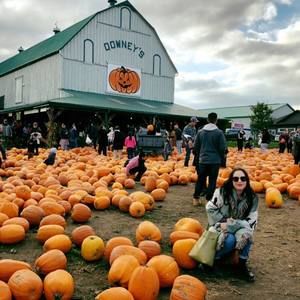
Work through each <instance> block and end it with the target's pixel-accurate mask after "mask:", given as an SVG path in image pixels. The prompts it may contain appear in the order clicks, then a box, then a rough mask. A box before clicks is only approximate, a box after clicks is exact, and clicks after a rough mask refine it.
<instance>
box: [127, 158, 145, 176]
mask: <svg viewBox="0 0 300 300" xmlns="http://www.w3.org/2000/svg"><path fill="white" fill-rule="evenodd" d="M145 157H146V155H145V153H144V152H140V153H139V154H138V155H137V156H135V157H133V158H132V159H130V160H127V161H126V163H125V168H126V175H127V176H129V175H135V181H140V179H141V177H142V176H143V174H144V173H145V172H146V170H147V168H146V166H145ZM136 173H137V174H136Z"/></svg>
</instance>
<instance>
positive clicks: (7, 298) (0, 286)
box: [0, 280, 12, 300]
mask: <svg viewBox="0 0 300 300" xmlns="http://www.w3.org/2000/svg"><path fill="white" fill-rule="evenodd" d="M0 295H1V300H11V299H12V298H11V297H12V296H11V291H10V288H9V286H8V284H6V283H5V282H4V281H1V280H0Z"/></svg>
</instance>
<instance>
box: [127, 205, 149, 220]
mask: <svg viewBox="0 0 300 300" xmlns="http://www.w3.org/2000/svg"><path fill="white" fill-rule="evenodd" d="M145 212H146V209H145V206H144V204H143V203H141V202H137V201H136V202H132V203H131V204H130V206H129V214H130V215H131V216H132V217H135V218H141V217H142V216H144V215H145Z"/></svg>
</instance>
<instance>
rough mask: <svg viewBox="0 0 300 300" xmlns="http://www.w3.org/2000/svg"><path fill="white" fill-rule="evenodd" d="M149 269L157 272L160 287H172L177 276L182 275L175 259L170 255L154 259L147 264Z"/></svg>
mask: <svg viewBox="0 0 300 300" xmlns="http://www.w3.org/2000/svg"><path fill="white" fill-rule="evenodd" d="M147 266H148V267H152V268H154V270H155V271H156V273H157V275H158V278H159V283H160V287H171V286H172V285H173V282H174V280H175V278H176V277H177V276H179V274H180V270H179V266H178V264H177V262H176V261H175V259H174V258H173V257H171V256H168V255H158V256H154V257H152V258H151V259H150V260H149V261H148V262H147Z"/></svg>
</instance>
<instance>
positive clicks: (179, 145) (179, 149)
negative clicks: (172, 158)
mask: <svg viewBox="0 0 300 300" xmlns="http://www.w3.org/2000/svg"><path fill="white" fill-rule="evenodd" d="M174 131H175V137H176V148H177V152H178V154H181V153H182V130H181V129H180V128H179V125H178V124H177V123H176V124H175V125H174Z"/></svg>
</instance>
